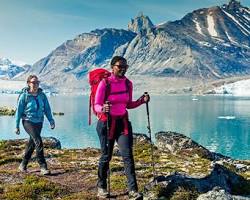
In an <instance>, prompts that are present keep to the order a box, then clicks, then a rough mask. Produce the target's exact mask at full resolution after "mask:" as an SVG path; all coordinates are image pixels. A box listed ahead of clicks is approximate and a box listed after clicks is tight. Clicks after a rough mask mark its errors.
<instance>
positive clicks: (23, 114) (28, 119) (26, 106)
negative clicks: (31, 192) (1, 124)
mask: <svg viewBox="0 0 250 200" xmlns="http://www.w3.org/2000/svg"><path fill="white" fill-rule="evenodd" d="M39 83H40V82H39V81H38V78H37V76H35V75H30V76H29V77H28V79H27V84H28V87H27V88H24V89H23V91H22V93H21V95H20V96H19V99H18V105H17V110H16V134H20V128H19V124H20V121H21V119H22V123H23V127H24V129H25V131H26V132H27V133H28V134H29V136H30V139H29V142H28V144H27V145H26V149H25V154H24V157H23V160H22V162H21V164H20V166H19V170H20V171H22V172H26V171H27V165H28V162H29V160H30V158H31V155H32V153H33V151H34V149H36V154H37V159H38V163H39V165H40V168H41V174H43V175H46V174H49V173H50V171H49V170H48V167H47V163H46V161H45V158H44V151H43V142H42V138H41V130H42V126H43V121H44V115H45V116H46V117H47V119H48V121H49V122H50V126H51V129H54V128H55V121H54V119H53V117H52V114H51V109H50V105H49V102H48V99H47V97H46V95H45V94H44V92H43V91H42V89H41V88H39Z"/></svg>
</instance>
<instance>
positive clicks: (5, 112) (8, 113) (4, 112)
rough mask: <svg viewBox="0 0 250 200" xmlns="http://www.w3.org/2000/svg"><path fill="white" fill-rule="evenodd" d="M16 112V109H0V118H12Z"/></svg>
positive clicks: (54, 113)
mask: <svg viewBox="0 0 250 200" xmlns="http://www.w3.org/2000/svg"><path fill="white" fill-rule="evenodd" d="M15 112H16V109H14V108H9V107H6V106H3V107H0V116H1V115H2V116H14V115H15ZM53 115H59V116H62V115H64V113H63V112H53Z"/></svg>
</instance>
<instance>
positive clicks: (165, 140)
mask: <svg viewBox="0 0 250 200" xmlns="http://www.w3.org/2000/svg"><path fill="white" fill-rule="evenodd" d="M155 138H156V146H157V147H158V148H159V150H162V151H168V152H170V153H172V154H177V153H185V151H186V152H193V153H196V154H198V155H199V156H200V157H202V158H207V159H209V160H218V159H221V158H225V156H223V155H221V154H218V153H213V152H210V151H209V150H208V149H206V148H205V147H203V146H201V145H200V144H198V143H197V142H195V141H193V140H192V139H191V138H189V137H187V136H185V135H183V134H180V133H175V132H170V131H168V132H163V131H161V132H158V133H156V134H155Z"/></svg>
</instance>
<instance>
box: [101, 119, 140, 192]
mask: <svg viewBox="0 0 250 200" xmlns="http://www.w3.org/2000/svg"><path fill="white" fill-rule="evenodd" d="M128 127H129V134H128V135H124V134H123V133H122V132H123V122H122V120H117V121H116V130H115V137H114V139H113V140H110V139H108V137H107V123H106V122H103V121H100V120H99V121H98V122H97V127H96V130H97V133H98V136H99V139H100V144H101V157H100V160H99V166H98V183H97V186H98V187H100V188H104V189H107V172H108V169H109V162H110V160H111V158H112V152H113V148H114V142H115V141H116V142H117V144H118V146H119V151H120V153H121V156H122V158H123V162H124V170H125V175H126V177H127V182H128V189H129V191H132V190H133V191H137V190H138V187H137V182H136V175H135V164H134V158H133V151H132V146H133V135H132V127H131V123H130V122H129V124H128Z"/></svg>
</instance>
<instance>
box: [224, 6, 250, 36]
mask: <svg viewBox="0 0 250 200" xmlns="http://www.w3.org/2000/svg"><path fill="white" fill-rule="evenodd" d="M222 11H223V12H224V13H225V14H226V15H227V16H228V17H230V18H231V19H232V20H233V21H234V22H235V23H236V24H238V25H239V26H240V27H241V31H242V33H244V34H245V35H246V36H249V35H250V31H248V30H247V29H246V28H245V27H244V25H242V24H241V23H240V22H239V21H238V20H237V19H236V18H235V17H234V16H233V15H231V14H230V13H228V12H227V11H225V10H222ZM242 29H243V30H242Z"/></svg>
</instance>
